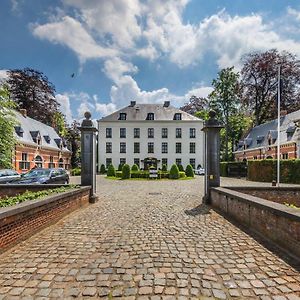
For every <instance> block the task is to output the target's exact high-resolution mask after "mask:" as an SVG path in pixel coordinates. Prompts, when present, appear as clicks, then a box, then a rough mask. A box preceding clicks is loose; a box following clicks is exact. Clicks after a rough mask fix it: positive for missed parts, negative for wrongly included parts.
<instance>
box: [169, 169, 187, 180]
mask: <svg viewBox="0 0 300 300" xmlns="http://www.w3.org/2000/svg"><path fill="white" fill-rule="evenodd" d="M178 173H179V178H185V177H186V175H185V172H184V171H183V172H181V171H179V172H178ZM170 179H172V178H170ZM173 179H178V178H173Z"/></svg>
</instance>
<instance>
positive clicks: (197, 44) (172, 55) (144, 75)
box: [0, 0, 300, 121]
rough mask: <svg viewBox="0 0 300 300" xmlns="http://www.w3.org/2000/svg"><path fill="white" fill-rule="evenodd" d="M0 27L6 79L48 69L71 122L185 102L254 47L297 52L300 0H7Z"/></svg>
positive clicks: (0, 71) (0, 65)
mask: <svg viewBox="0 0 300 300" xmlns="http://www.w3.org/2000/svg"><path fill="white" fill-rule="evenodd" d="M0 26H1V27H0V28H1V42H0V78H1V77H3V78H4V77H5V70H7V69H13V68H24V67H31V68H34V69H37V70H40V71H42V72H43V73H44V74H45V75H47V76H48V78H49V80H50V81H51V82H52V83H53V84H54V85H55V86H56V98H57V100H58V101H59V102H60V104H61V110H62V111H63V112H64V113H65V114H66V116H67V120H68V121H70V120H72V119H73V118H77V119H79V118H81V117H82V115H83V113H84V112H85V111H86V110H90V111H91V112H92V115H93V117H94V118H100V117H101V116H104V115H107V114H109V113H111V112H113V111H114V110H116V109H118V108H120V107H123V106H125V105H127V104H128V103H129V102H130V101H131V100H136V101H137V102H140V103H162V102H163V101H164V100H171V102H172V103H173V105H175V106H180V105H182V104H183V103H185V102H187V101H188V99H189V97H190V96H191V95H193V94H195V95H197V96H206V95H207V94H208V93H209V92H210V91H211V81H212V79H213V78H215V77H216V74H217V72H218V71H219V70H220V69H221V68H224V67H228V66H235V67H236V68H237V70H238V69H239V68H240V66H241V64H240V59H241V56H242V55H244V54H246V53H248V52H250V51H258V50H259V51H260V50H261V51H264V50H268V49H271V48H277V49H278V50H280V51H282V50H288V51H290V52H292V53H294V54H296V55H298V56H299V55H300V3H299V1H298V0H297V1H296V0H295V1H289V0H251V1H245V0H209V1H207V0H206V1H204V0H190V1H188V0H177V1H176V0H51V1H50V0H43V1H40V0H2V1H1V2H0ZM73 73H75V77H74V78H72V77H71V74H73Z"/></svg>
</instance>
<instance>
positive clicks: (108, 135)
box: [106, 128, 112, 138]
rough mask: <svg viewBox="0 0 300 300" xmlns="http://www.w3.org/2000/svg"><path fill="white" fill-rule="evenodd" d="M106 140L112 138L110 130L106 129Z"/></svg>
mask: <svg viewBox="0 0 300 300" xmlns="http://www.w3.org/2000/svg"><path fill="white" fill-rule="evenodd" d="M106 138H112V129H111V128H106Z"/></svg>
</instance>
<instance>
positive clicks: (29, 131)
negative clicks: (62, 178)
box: [13, 110, 71, 173]
mask: <svg viewBox="0 0 300 300" xmlns="http://www.w3.org/2000/svg"><path fill="white" fill-rule="evenodd" d="M15 115H16V119H17V126H15V136H16V139H17V144H16V146H15V151H14V155H13V166H14V168H15V170H16V171H18V172H19V173H24V172H27V171H28V170H30V169H32V168H33V167H35V166H37V167H41V168H65V169H69V167H70V160H71V151H69V150H68V149H67V147H66V144H65V142H64V140H63V139H62V138H60V137H59V135H58V134H57V133H56V131H55V130H54V129H53V128H52V127H50V126H48V125H45V124H43V123H41V122H39V121H36V120H34V119H32V118H29V117H28V116H27V114H26V110H22V111H21V113H19V112H16V113H15Z"/></svg>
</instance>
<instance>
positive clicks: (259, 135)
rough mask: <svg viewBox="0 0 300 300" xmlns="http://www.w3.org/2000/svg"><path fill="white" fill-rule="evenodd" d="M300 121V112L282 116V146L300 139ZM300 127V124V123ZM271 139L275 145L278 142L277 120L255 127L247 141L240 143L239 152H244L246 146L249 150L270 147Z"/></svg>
mask: <svg viewBox="0 0 300 300" xmlns="http://www.w3.org/2000/svg"><path fill="white" fill-rule="evenodd" d="M299 121H300V110H297V111H295V112H292V113H290V114H287V115H285V116H282V117H281V119H280V144H286V143H288V142H294V141H296V140H298V139H299V138H300V128H298V127H296V123H297V122H299ZM299 125H300V123H299ZM269 137H271V138H272V140H273V144H274V143H276V140H277V119H275V120H272V121H269V122H267V123H264V124H261V125H259V126H256V127H253V128H252V129H251V131H250V132H249V134H248V135H247V136H246V138H245V139H243V140H241V141H239V143H238V147H237V151H242V150H243V147H244V145H247V150H249V149H255V148H259V147H265V146H268V145H269V141H268V138H269ZM259 141H261V143H259Z"/></svg>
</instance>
